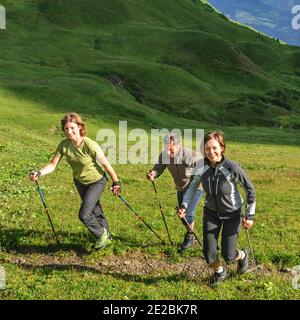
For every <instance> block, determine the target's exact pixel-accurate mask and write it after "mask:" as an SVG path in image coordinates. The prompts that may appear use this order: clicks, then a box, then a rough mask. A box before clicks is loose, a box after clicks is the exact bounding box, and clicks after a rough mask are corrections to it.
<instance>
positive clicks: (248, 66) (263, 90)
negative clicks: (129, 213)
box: [0, 0, 300, 127]
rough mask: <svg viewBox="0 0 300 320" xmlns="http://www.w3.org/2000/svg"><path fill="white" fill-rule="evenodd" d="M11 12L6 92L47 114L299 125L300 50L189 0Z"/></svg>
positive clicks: (10, 8) (30, 4)
mask: <svg viewBox="0 0 300 320" xmlns="http://www.w3.org/2000/svg"><path fill="white" fill-rule="evenodd" d="M3 5H4V6H5V7H6V9H7V30H5V31H3V32H1V33H0V57H1V58H0V70H1V73H0V86H1V88H2V90H4V91H3V92H5V93H7V94H11V95H12V96H15V97H18V99H26V100H29V101H35V102H37V103H38V104H39V105H41V106H42V108H45V110H46V109H47V110H56V111H60V112H65V111H69V110H75V111H80V112H84V113H86V114H88V115H93V116H100V117H101V118H103V119H108V121H114V122H115V121H116V120H117V119H128V120H131V121H137V123H147V125H149V126H154V127H156V126H163V125H164V124H166V123H168V124H170V121H171V120H169V119H173V120H172V121H174V123H176V122H179V123H182V120H180V119H182V118H186V119H191V120H196V121H202V122H209V123H214V124H219V125H224V124H251V125H253V124H255V125H267V126H274V125H276V126H290V127H298V126H299V122H300V121H299V111H300V102H299V101H300V100H299V98H300V89H299V84H300V50H299V49H298V48H292V47H288V46H282V45H280V44H279V43H278V42H276V41H274V40H273V39H270V38H268V37H265V36H263V35H261V34H259V33H256V32H254V31H252V30H250V29H248V28H246V27H243V26H239V25H237V24H234V23H232V22H230V21H228V20H227V19H226V18H225V17H224V16H223V15H220V14H219V13H217V12H216V11H214V10H213V9H212V8H211V7H210V6H209V5H206V4H203V3H201V2H199V1H189V0H179V1H176V2H173V1H162V0H153V1H151V2H149V1H146V0H140V1H137V0H128V1H126V2H124V1H119V0H111V1H108V0H101V1H95V0H89V1H86V0H85V1H84V0H72V1H71V0H65V1H60V0H51V1H50V0H40V1H39V0H35V1H18V2H17V3H15V2H12V1H9V0H6V1H3ZM1 108H4V106H2V107H1ZM156 112H159V113H158V114H156ZM157 115H159V116H157ZM2 116H4V115H2ZM178 117H180V119H179V118H178ZM177 118H178V120H176V119H177ZM146 119H147V120H146Z"/></svg>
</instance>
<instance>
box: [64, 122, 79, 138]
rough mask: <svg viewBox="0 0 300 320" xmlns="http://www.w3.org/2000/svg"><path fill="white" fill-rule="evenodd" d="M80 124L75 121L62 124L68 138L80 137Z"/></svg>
mask: <svg viewBox="0 0 300 320" xmlns="http://www.w3.org/2000/svg"><path fill="white" fill-rule="evenodd" d="M80 129H81V126H80V125H78V124H77V123H75V122H68V123H67V124H66V125H65V126H64V131H65V135H66V137H67V138H68V139H70V140H76V139H77V138H79V137H80Z"/></svg>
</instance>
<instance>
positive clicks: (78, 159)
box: [56, 137, 104, 184]
mask: <svg viewBox="0 0 300 320" xmlns="http://www.w3.org/2000/svg"><path fill="white" fill-rule="evenodd" d="M101 154H102V150H101V148H100V146H99V145H98V143H97V142H95V141H93V140H92V139H90V138H88V137H84V138H83V140H82V143H81V145H80V146H79V147H75V146H74V145H73V144H72V142H71V141H70V140H69V139H64V140H62V141H61V142H60V143H59V145H58V146H57V148H56V155H57V156H60V157H62V156H65V157H66V160H67V162H68V164H69V165H70V166H71V168H72V170H73V177H74V179H76V180H78V181H79V182H81V183H83V184H90V183H93V182H96V181H98V180H99V179H101V178H102V177H103V176H104V170H103V168H102V167H101V165H100V164H99V163H98V162H97V160H96V159H97V156H98V155H99V156H100V155H101Z"/></svg>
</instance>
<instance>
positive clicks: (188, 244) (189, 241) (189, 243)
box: [181, 232, 196, 250]
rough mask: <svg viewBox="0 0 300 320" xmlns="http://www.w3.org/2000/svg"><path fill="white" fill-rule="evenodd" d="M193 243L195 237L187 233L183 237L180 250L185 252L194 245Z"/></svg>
mask: <svg viewBox="0 0 300 320" xmlns="http://www.w3.org/2000/svg"><path fill="white" fill-rule="evenodd" d="M195 242H196V239H195V235H194V234H193V233H190V232H187V233H186V234H185V236H184V240H183V243H182V245H181V249H182V250H186V249H188V248H189V247H191V246H192V245H193V244H195Z"/></svg>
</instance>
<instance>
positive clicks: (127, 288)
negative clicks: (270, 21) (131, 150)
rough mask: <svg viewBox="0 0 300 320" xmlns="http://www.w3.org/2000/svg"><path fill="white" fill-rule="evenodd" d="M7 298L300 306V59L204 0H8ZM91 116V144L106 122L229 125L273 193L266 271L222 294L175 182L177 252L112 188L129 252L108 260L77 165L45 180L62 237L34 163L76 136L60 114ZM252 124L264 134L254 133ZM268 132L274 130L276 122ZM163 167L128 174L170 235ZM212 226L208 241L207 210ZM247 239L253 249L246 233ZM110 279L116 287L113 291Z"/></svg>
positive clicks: (1, 216)
mask: <svg viewBox="0 0 300 320" xmlns="http://www.w3.org/2000/svg"><path fill="white" fill-rule="evenodd" d="M1 4H3V5H4V6H5V7H6V9H7V17H8V21H7V30H5V31H1V32H0V123H1V131H0V164H1V170H0V203H1V206H0V265H1V266H4V267H5V270H6V276H7V287H6V289H5V290H0V299H300V291H299V290H296V289H293V288H292V286H291V280H292V278H293V275H292V273H291V268H292V267H293V266H295V265H299V264H300V251H299V228H300V226H299V203H298V202H299V178H300V167H299V161H298V159H299V142H300V135H299V129H297V127H298V126H299V95H300V92H299V82H300V81H299V80H300V77H299V75H300V59H299V57H300V53H299V50H298V49H296V48H291V47H288V46H281V45H279V44H278V43H277V42H276V41H273V40H272V39H270V38H268V37H264V36H262V35H260V34H258V33H255V32H253V31H251V30H250V29H248V28H245V27H241V26H238V25H237V24H232V23H230V22H229V21H228V20H227V19H225V18H224V17H223V16H222V15H219V14H218V13H216V12H215V11H213V10H212V9H211V8H210V7H209V6H205V5H203V4H202V3H200V2H198V1H189V0H186V1H183V0H178V1H162V0H161V1H158V0H153V1H143V0H140V1H133V0H128V1H117V0H110V1H108V0H107V1H104V0H101V1H100V0H98V1H92V0H90V1H86V0H85V1H83V0H82V1H80V0H72V1H71V0H66V1H59V0H48V1H45V0H43V1H38V0H32V1H29V0H27V1H25V0H24V1H22V0H20V1H13V0H3V1H2V2H1ZM69 111H78V112H79V113H80V114H82V115H83V116H84V118H85V119H86V120H87V125H88V135H89V137H91V138H93V139H95V136H96V133H97V131H98V130H99V129H100V128H112V129H114V130H115V131H116V132H117V129H118V121H119V120H128V127H129V129H132V128H144V129H145V130H147V132H150V128H165V127H166V128H175V127H179V128H182V129H183V128H204V129H211V128H216V127H221V128H222V130H223V131H224V132H225V134H226V138H227V141H228V156H229V157H230V158H233V159H234V160H236V161H238V162H240V163H241V164H242V165H243V166H244V168H245V170H246V171H247V173H248V174H249V176H250V178H251V179H252V181H253V183H254V185H255V188H256V192H257V195H258V204H257V220H256V222H255V227H254V228H253V229H252V230H251V232H250V235H251V239H252V241H253V245H254V250H255V254H256V259H257V262H258V265H259V278H258V279H256V277H255V275H254V272H253V265H252V264H251V270H250V271H251V272H249V273H247V274H245V275H244V276H243V277H240V276H237V275H236V273H235V272H234V267H232V268H231V269H230V275H231V278H230V279H229V280H228V281H227V282H226V283H224V284H222V285H221V286H220V287H219V288H218V289H217V290H211V289H209V288H208V287H207V285H206V281H207V277H208V275H209V270H208V269H207V266H206V264H205V262H204V259H203V254H202V252H201V250H200V249H199V247H198V246H195V247H194V248H193V249H192V250H191V251H188V252H181V251H180V250H178V245H179V244H180V243H181V241H182V239H183V236H184V229H183V227H182V225H181V223H180V221H179V220H178V218H177V216H176V215H175V211H174V207H175V205H176V193H175V190H174V188H173V183H172V179H171V177H170V176H169V175H168V174H164V175H163V176H161V177H160V178H159V180H158V181H157V188H158V192H159V196H160V198H161V201H162V204H163V207H164V210H165V214H166V218H167V221H168V224H169V229H170V230H171V237H172V239H173V241H174V242H175V243H176V246H170V245H168V244H167V245H161V244H160V243H159V242H158V241H157V239H155V238H153V235H152V234H151V233H149V231H148V230H147V229H145V227H144V226H143V225H142V224H141V223H140V222H139V221H137V220H136V219H135V217H134V215H133V214H132V213H131V212H130V211H128V209H127V208H126V207H125V206H124V205H123V204H122V203H121V202H120V201H119V200H118V199H116V198H114V197H113V196H112V195H111V193H110V192H109V190H106V191H105V192H104V195H103V207H104V210H105V212H106V214H107V216H108V219H109V222H110V225H111V229H112V234H113V245H112V246H110V247H108V248H107V249H105V250H104V251H99V252H96V251H92V250H90V248H89V247H90V245H91V243H92V241H93V239H92V238H91V236H90V235H89V234H88V232H87V231H86V229H85V228H84V227H83V225H82V224H81V223H80V221H79V220H78V217H77V212H78V207H79V204H80V202H79V197H78V195H77V192H76V190H75V188H74V186H73V184H72V177H71V172H70V169H69V168H68V166H67V164H66V163H65V161H62V162H61V163H60V165H59V166H58V168H57V170H56V172H55V173H53V174H51V175H49V176H46V177H43V178H41V180H40V184H41V186H42V188H43V191H44V194H45V198H46V202H47V204H48V207H49V213H50V215H51V217H52V219H53V223H54V226H55V228H56V231H57V233H58V236H59V238H60V241H61V245H60V246H58V245H56V244H55V242H54V241H53V238H52V234H51V230H50V229H49V224H48V221H47V218H46V216H45V214H44V211H43V207H42V204H41V202H40V199H39V197H38V193H37V191H36V188H35V186H34V184H33V183H32V182H30V181H29V179H28V177H27V174H28V170H29V169H37V168H40V167H41V166H42V165H43V164H45V163H46V162H47V161H48V160H49V159H50V158H51V156H52V152H53V151H54V150H55V147H56V145H57V143H58V142H59V141H60V139H61V138H62V134H61V131H60V127H59V121H60V118H61V117H62V115H63V114H64V113H65V112H69ZM247 124H249V125H250V124H251V126H247ZM262 126H265V127H262ZM149 167H150V164H149V165H132V164H129V165H116V166H115V168H116V170H117V172H118V175H119V176H120V178H121V181H122V185H123V196H124V197H125V198H126V199H127V200H128V201H129V202H130V204H131V205H132V206H133V207H134V208H135V209H136V210H138V211H139V213H140V214H141V215H142V216H143V217H144V218H145V220H146V221H147V222H149V223H150V224H151V225H152V226H153V228H155V230H157V232H158V233H159V234H160V235H161V236H162V237H164V238H165V239H166V235H165V230H164V225H163V222H162V219H161V217H160V213H159V208H158V205H157V203H156V200H155V194H154V192H153V190H152V189H151V185H150V183H149V182H148V181H146V179H145V173H146V172H147V170H149ZM202 207H203V200H202V202H201V204H200V206H199V208H198V210H197V217H196V226H197V229H196V230H197V233H198V235H199V237H200V235H201V225H202V222H201V210H202ZM239 246H240V247H245V246H247V238H246V236H245V233H244V232H242V233H241V237H240V240H239ZM100 284H101V285H100Z"/></svg>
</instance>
